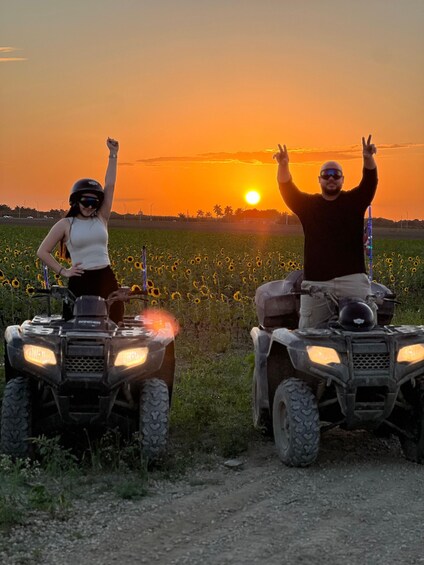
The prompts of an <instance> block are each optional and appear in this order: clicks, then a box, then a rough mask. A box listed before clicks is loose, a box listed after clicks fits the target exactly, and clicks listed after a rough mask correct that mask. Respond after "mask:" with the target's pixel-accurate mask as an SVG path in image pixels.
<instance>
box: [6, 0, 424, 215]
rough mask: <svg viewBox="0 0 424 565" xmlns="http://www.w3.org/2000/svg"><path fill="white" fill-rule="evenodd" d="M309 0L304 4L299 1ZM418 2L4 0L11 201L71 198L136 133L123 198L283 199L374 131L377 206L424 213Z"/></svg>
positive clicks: (124, 204)
mask: <svg viewBox="0 0 424 565" xmlns="http://www.w3.org/2000/svg"><path fill="white" fill-rule="evenodd" d="M293 4H295V5H293ZM423 24H424V4H423V2H422V1H421V0H406V1H401V0H394V1H393V2H387V1H386V0H358V1H356V2H354V3H351V2H347V1H346V2H345V1H342V0H337V1H336V0H320V2H315V1H314V0H300V1H299V2H297V3H293V2H288V1H285V0H262V1H261V2H258V1H257V0H215V1H214V2H213V3H212V2H204V3H200V2H194V0H193V1H192V0H179V1H178V2H175V1H172V2H171V0H156V1H155V2H150V1H147V0H146V1H144V0H140V1H136V0H121V1H120V2H115V1H112V0H90V1H88V2H85V1H82V0H74V2H72V3H70V2H67V1H65V0H62V1H60V0H38V1H37V2H28V1H25V0H15V1H14V2H9V1H7V2H6V1H5V0H0V37H1V41H2V45H1V46H0V63H1V64H0V73H1V88H0V203H5V204H8V205H9V206H15V205H26V206H34V207H37V208H39V209H49V208H57V207H66V205H67V199H68V192H69V188H70V186H71V185H72V184H73V182H74V181H75V180H76V179H78V178H81V177H84V176H91V177H94V178H98V179H99V180H100V181H101V182H102V181H103V178H104V171H105V166H106V162H107V149H106V145H105V139H106V137H107V136H112V137H116V138H117V139H119V141H120V144H121V151H120V160H119V161H120V165H119V172H118V183H117V189H116V201H115V206H114V209H115V210H116V211H118V212H121V213H122V212H137V211H138V210H142V211H143V212H144V213H146V214H149V213H153V214H178V213H179V212H183V213H189V214H190V215H195V214H196V213H197V211H198V210H200V209H201V210H203V211H204V212H206V211H212V209H213V206H214V205H215V204H221V205H222V206H223V207H225V206H227V205H230V206H232V207H233V209H236V208H243V207H245V206H246V203H245V202H244V199H243V195H244V193H245V192H246V191H247V190H250V189H256V190H258V191H259V192H260V193H261V195H262V200H261V203H260V205H259V207H260V208H277V209H279V210H281V211H283V210H286V208H285V206H284V203H283V202H282V200H281V197H280V195H279V192H278V189H277V185H276V181H275V174H276V170H275V165H274V164H273V162H272V153H273V151H274V150H275V149H276V146H277V143H285V144H286V145H287V146H288V149H289V151H290V154H291V161H292V173H293V176H294V179H295V181H296V182H297V184H298V185H299V187H300V188H302V189H304V190H306V191H309V192H314V191H316V190H317V189H318V184H317V180H316V177H317V174H318V171H319V166H320V163H321V162H322V161H323V160H327V159H329V158H331V159H333V158H334V159H336V160H338V161H339V162H341V163H342V165H343V167H344V172H345V177H346V182H345V187H346V188H349V187H352V186H355V185H356V184H357V182H358V181H359V179H360V174H361V153H360V151H359V145H360V141H361V136H363V135H368V134H369V133H372V134H373V141H374V142H375V143H376V145H377V147H378V149H379V151H378V154H377V161H378V167H379V177H380V184H379V189H378V192H377V196H376V198H375V200H374V215H375V216H383V217H387V218H392V219H401V218H408V219H414V218H420V219H424V198H423V196H422V194H423V188H424V118H423V111H422V108H423V101H424V96H423V94H424V78H423V72H422V69H423V68H424V60H423V59H424V40H423V34H422V28H423Z"/></svg>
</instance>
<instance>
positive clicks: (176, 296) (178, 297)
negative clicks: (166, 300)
mask: <svg viewBox="0 0 424 565" xmlns="http://www.w3.org/2000/svg"><path fill="white" fill-rule="evenodd" d="M171 298H172V300H181V298H182V296H181V293H180V292H178V291H176V292H173V293H172V294H171Z"/></svg>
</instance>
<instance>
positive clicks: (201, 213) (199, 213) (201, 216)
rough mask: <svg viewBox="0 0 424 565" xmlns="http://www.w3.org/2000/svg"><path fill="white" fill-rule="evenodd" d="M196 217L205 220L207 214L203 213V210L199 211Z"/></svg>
mask: <svg viewBox="0 0 424 565" xmlns="http://www.w3.org/2000/svg"><path fill="white" fill-rule="evenodd" d="M196 215H197V217H198V218H203V217H204V215H205V213H204V212H203V210H197V214H196Z"/></svg>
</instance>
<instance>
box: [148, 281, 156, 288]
mask: <svg viewBox="0 0 424 565" xmlns="http://www.w3.org/2000/svg"><path fill="white" fill-rule="evenodd" d="M154 286H155V285H154V282H153V281H152V280H151V279H147V288H153V287H154Z"/></svg>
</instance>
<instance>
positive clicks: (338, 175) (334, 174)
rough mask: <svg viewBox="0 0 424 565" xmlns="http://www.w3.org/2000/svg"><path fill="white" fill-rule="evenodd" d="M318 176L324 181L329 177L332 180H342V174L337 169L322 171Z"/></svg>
mask: <svg viewBox="0 0 424 565" xmlns="http://www.w3.org/2000/svg"><path fill="white" fill-rule="evenodd" d="M319 176H320V177H321V178H322V179H324V180H328V179H330V178H331V177H333V179H336V180H339V179H341V178H342V176H343V173H342V172H341V171H339V170H338V169H324V170H323V171H321V172H320V174H319Z"/></svg>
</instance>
